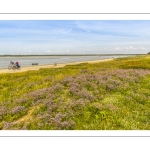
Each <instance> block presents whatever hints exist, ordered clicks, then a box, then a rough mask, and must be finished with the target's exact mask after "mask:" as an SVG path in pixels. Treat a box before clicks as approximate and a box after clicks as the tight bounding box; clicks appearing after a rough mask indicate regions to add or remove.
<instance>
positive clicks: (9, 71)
mask: <svg viewBox="0 0 150 150" xmlns="http://www.w3.org/2000/svg"><path fill="white" fill-rule="evenodd" d="M111 60H113V58H111V59H102V60H94V61H85V62H71V63H64V64H57V65H39V66H29V67H21V68H20V69H16V70H12V69H11V70H8V69H0V73H19V72H25V71H29V70H39V69H41V68H60V67H64V66H66V65H77V64H81V63H99V62H105V61H111Z"/></svg>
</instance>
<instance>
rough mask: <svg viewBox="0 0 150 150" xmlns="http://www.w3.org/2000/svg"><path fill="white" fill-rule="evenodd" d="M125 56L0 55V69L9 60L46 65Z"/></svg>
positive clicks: (27, 64)
mask: <svg viewBox="0 0 150 150" xmlns="http://www.w3.org/2000/svg"><path fill="white" fill-rule="evenodd" d="M118 57H125V56H124V55H121V56H119V55H116V56H115V55H114V56H28V57H0V69H2V68H8V65H9V63H10V61H13V62H16V61H18V62H19V64H20V66H21V67H25V66H32V63H38V65H48V64H54V63H58V64H59V63H69V62H73V61H74V62H81V61H91V60H101V59H107V58H118Z"/></svg>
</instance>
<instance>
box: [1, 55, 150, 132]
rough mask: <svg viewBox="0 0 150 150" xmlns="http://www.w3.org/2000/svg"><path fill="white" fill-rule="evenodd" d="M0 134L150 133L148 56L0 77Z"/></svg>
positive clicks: (149, 64)
mask: <svg viewBox="0 0 150 150" xmlns="http://www.w3.org/2000/svg"><path fill="white" fill-rule="evenodd" d="M0 129H2V130H9V129H18V130H22V129H28V130H149V129H150V56H148V55H147V56H135V57H128V58H127V57H126V58H118V59H114V60H113V61H108V62H101V63H96V64H88V63H82V64H79V65H68V66H65V67H63V68H53V69H52V68H47V69H40V70H38V71H27V72H23V73H13V74H0Z"/></svg>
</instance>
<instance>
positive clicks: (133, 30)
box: [0, 20, 150, 55]
mask: <svg viewBox="0 0 150 150" xmlns="http://www.w3.org/2000/svg"><path fill="white" fill-rule="evenodd" d="M149 51H150V21H149V20H5V21H4V20H0V55H5V54H10V55H20V54H22V55H30V54H34V55H36V54H44V55H45V54H49V55H51V54H146V53H148V52H149Z"/></svg>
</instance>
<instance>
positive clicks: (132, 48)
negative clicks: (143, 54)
mask: <svg viewBox="0 0 150 150" xmlns="http://www.w3.org/2000/svg"><path fill="white" fill-rule="evenodd" d="M125 49H127V50H136V49H137V48H136V47H133V46H129V47H126V48H125Z"/></svg>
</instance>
